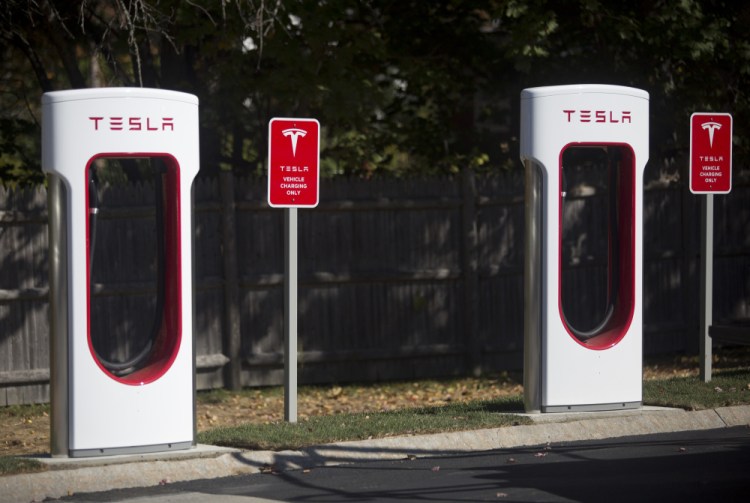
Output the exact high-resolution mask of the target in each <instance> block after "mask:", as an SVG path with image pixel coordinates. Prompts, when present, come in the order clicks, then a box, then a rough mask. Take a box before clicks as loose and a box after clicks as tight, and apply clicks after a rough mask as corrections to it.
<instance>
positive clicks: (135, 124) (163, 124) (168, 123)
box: [89, 117, 174, 131]
mask: <svg viewBox="0 0 750 503" xmlns="http://www.w3.org/2000/svg"><path fill="white" fill-rule="evenodd" d="M89 120H90V121H91V122H92V124H93V125H94V131H101V130H105V131H106V130H109V131H174V118H173V117H89Z"/></svg>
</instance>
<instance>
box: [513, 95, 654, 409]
mask: <svg viewBox="0 0 750 503" xmlns="http://www.w3.org/2000/svg"><path fill="white" fill-rule="evenodd" d="M648 107H649V96H648V93H647V92H645V91H642V90H640V89H633V88H628V87H621V86H609V85H570V86H553V87H539V88H532V89H525V90H523V91H522V93H521V159H522V161H523V163H524V167H525V172H526V245H525V247H526V250H525V264H524V270H525V280H524V281H525V285H524V297H525V298H524V306H525V307H524V406H525V409H526V411H527V412H562V411H571V410H578V411H587V410H592V411H593V410H613V409H627V408H637V407H640V405H641V402H642V346H643V330H642V248H643V231H642V224H641V222H642V221H643V215H642V208H643V170H644V168H645V165H646V161H647V160H648V134H649V117H648V111H649V108H648ZM591 175H593V178H594V179H593V181H591V180H589V181H587V180H585V177H586V176H591ZM592 190H593V191H595V193H596V195H597V197H595V198H589V199H590V202H589V203H588V206H586V204H587V203H586V202H585V201H583V200H582V199H580V196H581V195H583V194H585V193H586V192H588V193H589V194H590V193H591V192H592ZM600 194H601V195H600ZM583 221H588V222H594V224H593V225H592V224H589V225H588V226H587V227H586V229H590V230H589V231H586V232H582V231H581V229H582V228H583V226H582V225H581V222H583ZM592 229H593V230H592ZM576 230H578V234H576ZM587 234H589V235H587ZM582 250H583V251H582ZM576 261H578V263H580V264H583V265H585V266H586V267H579V268H577V270H576V269H575V268H570V269H569V268H565V270H564V269H563V264H571V263H575V262H576ZM571 269H572V270H571Z"/></svg>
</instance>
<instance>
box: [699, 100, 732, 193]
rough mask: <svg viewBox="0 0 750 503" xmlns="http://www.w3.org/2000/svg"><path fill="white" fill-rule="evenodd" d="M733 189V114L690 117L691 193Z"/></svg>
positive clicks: (720, 191)
mask: <svg viewBox="0 0 750 503" xmlns="http://www.w3.org/2000/svg"><path fill="white" fill-rule="evenodd" d="M730 190H732V116H731V115H730V114H725V113H716V114H712V113H694V114H693V115H691V116H690V192H692V193H693V194H726V193H728V192H729V191H730Z"/></svg>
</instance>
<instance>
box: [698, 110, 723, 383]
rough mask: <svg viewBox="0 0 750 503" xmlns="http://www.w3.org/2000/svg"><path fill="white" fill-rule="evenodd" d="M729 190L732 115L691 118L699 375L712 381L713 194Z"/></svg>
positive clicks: (703, 114)
mask: <svg viewBox="0 0 750 503" xmlns="http://www.w3.org/2000/svg"><path fill="white" fill-rule="evenodd" d="M731 190H732V116H731V115H730V114H727V113H694V114H693V115H691V116H690V192H692V193H693V194H703V195H705V198H704V199H703V204H702V209H703V211H702V212H701V257H702V260H701V271H700V296H701V306H702V307H701V312H700V353H701V355H700V376H701V379H702V380H703V382H709V381H710V380H711V359H712V353H713V348H712V345H711V336H710V335H709V334H708V328H709V327H710V326H711V323H712V321H713V261H714V194H727V193H729V191H731Z"/></svg>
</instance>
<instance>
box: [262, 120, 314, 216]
mask: <svg viewBox="0 0 750 503" xmlns="http://www.w3.org/2000/svg"><path fill="white" fill-rule="evenodd" d="M319 164H320V123H318V121H317V120H315V119H286V118H274V119H271V122H269V124H268V204H270V205H271V206H274V207H279V208H314V207H315V206H317V205H318V195H319V180H320V170H319V166H318V165H319Z"/></svg>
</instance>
